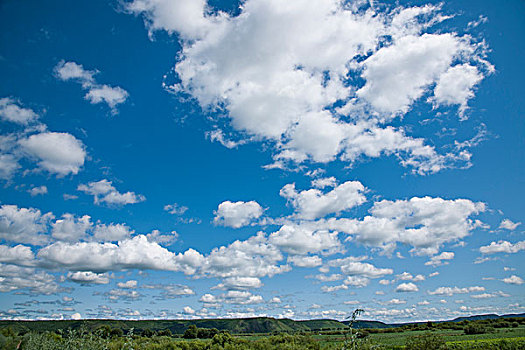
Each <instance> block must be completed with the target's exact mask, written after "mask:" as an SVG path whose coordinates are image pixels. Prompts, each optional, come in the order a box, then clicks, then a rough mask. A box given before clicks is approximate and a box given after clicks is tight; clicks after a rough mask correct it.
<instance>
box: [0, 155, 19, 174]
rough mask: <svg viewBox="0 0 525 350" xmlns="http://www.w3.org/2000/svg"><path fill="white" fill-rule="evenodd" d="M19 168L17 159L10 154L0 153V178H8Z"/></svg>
mask: <svg viewBox="0 0 525 350" xmlns="http://www.w3.org/2000/svg"><path fill="white" fill-rule="evenodd" d="M19 168H20V164H18V160H17V159H16V157H15V156H13V155H12V154H0V179H4V180H9V179H11V178H12V177H13V174H14V173H15V172H16V171H17V170H18V169H19Z"/></svg>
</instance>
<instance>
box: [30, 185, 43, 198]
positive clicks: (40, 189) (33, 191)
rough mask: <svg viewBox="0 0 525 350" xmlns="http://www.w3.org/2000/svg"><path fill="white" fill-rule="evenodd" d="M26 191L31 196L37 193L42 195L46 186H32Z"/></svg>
mask: <svg viewBox="0 0 525 350" xmlns="http://www.w3.org/2000/svg"><path fill="white" fill-rule="evenodd" d="M27 192H28V193H29V194H30V195H31V197H35V196H38V195H44V194H46V193H47V187H46V186H39V187H33V188H31V189H29V190H27Z"/></svg>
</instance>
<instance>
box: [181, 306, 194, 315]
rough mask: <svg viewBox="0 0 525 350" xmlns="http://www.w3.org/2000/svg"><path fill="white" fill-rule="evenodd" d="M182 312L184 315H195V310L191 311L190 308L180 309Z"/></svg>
mask: <svg viewBox="0 0 525 350" xmlns="http://www.w3.org/2000/svg"><path fill="white" fill-rule="evenodd" d="M182 312H183V313H185V314H186V315H193V314H194V313H195V310H193V309H192V308H191V307H189V306H184V307H183V308H182Z"/></svg>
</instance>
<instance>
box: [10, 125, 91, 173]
mask: <svg viewBox="0 0 525 350" xmlns="http://www.w3.org/2000/svg"><path fill="white" fill-rule="evenodd" d="M18 142H19V144H20V146H21V147H22V150H23V151H24V152H26V153H27V154H28V155H29V156H32V157H35V158H37V159H38V160H39V162H38V165H39V166H40V168H42V169H43V170H47V171H48V172H50V173H55V174H57V176H60V177H61V176H65V175H68V174H74V175H76V174H77V173H78V172H79V170H80V168H81V167H82V166H83V165H84V160H85V158H86V151H85V146H84V144H83V143H82V141H80V140H78V139H77V138H75V137H74V136H73V135H71V134H68V133H59V132H44V133H40V134H34V135H31V136H29V137H28V138H25V139H21V140H19V141H18Z"/></svg>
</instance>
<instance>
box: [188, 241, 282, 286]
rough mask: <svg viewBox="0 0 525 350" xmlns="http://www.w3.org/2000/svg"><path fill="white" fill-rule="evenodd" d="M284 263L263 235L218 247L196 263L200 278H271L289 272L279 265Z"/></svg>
mask: <svg viewBox="0 0 525 350" xmlns="http://www.w3.org/2000/svg"><path fill="white" fill-rule="evenodd" d="M282 259H283V256H282V254H281V252H280V251H279V249H277V247H275V246H274V245H271V244H269V243H268V240H267V238H266V237H265V235H264V234H263V233H258V234H257V235H255V236H252V237H250V238H248V239H247V240H245V241H240V240H237V241H235V242H233V243H231V244H230V245H228V246H221V247H218V248H214V249H212V251H211V252H210V253H209V254H208V255H207V256H206V257H205V258H203V259H202V261H200V262H199V266H200V267H201V268H200V270H199V272H198V273H199V274H200V275H203V276H210V277H219V278H228V277H257V278H261V277H264V276H269V277H272V276H274V275H275V274H280V273H283V272H286V271H289V270H290V267H289V266H288V265H278V262H279V261H281V260H282Z"/></svg>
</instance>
